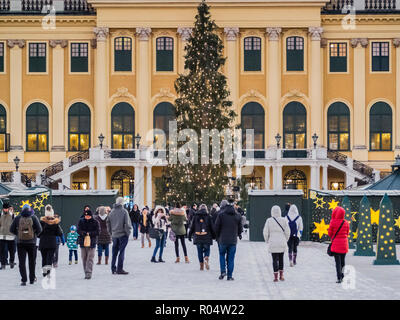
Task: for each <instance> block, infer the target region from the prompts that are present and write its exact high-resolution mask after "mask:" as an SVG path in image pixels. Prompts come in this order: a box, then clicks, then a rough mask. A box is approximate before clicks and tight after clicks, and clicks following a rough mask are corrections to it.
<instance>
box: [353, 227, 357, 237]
mask: <svg viewBox="0 0 400 320" xmlns="http://www.w3.org/2000/svg"><path fill="white" fill-rule="evenodd" d="M357 237H358V229H357V230H356V232H353V239H357Z"/></svg>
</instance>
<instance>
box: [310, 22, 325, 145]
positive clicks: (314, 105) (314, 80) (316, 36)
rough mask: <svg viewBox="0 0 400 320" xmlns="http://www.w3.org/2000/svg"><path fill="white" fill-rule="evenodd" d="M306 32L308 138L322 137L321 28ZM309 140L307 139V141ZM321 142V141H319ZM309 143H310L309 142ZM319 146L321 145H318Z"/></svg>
mask: <svg viewBox="0 0 400 320" xmlns="http://www.w3.org/2000/svg"><path fill="white" fill-rule="evenodd" d="M308 31H309V33H310V36H311V46H310V48H311V54H310V57H311V59H310V63H309V67H310V72H309V75H310V80H309V83H310V88H309V96H310V103H311V129H310V130H311V132H308V136H309V137H311V135H313V134H314V133H316V134H317V135H318V136H319V137H323V123H324V117H323V109H324V108H323V100H322V81H323V77H322V58H321V35H322V32H323V29H322V27H309V28H308ZM308 140H309V139H307V141H308ZM319 141H323V139H322V138H321V139H319ZM310 142H311V141H310ZM319 146H321V144H319Z"/></svg>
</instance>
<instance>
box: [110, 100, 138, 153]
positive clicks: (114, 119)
mask: <svg viewBox="0 0 400 320" xmlns="http://www.w3.org/2000/svg"><path fill="white" fill-rule="evenodd" d="M111 134H112V148H113V149H133V148H134V144H133V137H134V135H135V110H134V109H133V108H132V106H131V105H130V104H129V103H126V102H120V103H117V104H116V105H115V106H114V108H113V109H112V111H111Z"/></svg>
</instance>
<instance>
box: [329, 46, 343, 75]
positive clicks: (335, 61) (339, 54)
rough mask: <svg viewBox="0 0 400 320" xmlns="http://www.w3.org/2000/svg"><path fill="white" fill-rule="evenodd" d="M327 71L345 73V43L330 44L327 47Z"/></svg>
mask: <svg viewBox="0 0 400 320" xmlns="http://www.w3.org/2000/svg"><path fill="white" fill-rule="evenodd" d="M329 71H330V72H346V71H347V43H331V44H330V45H329Z"/></svg>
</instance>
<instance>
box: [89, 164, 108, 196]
mask: <svg viewBox="0 0 400 320" xmlns="http://www.w3.org/2000/svg"><path fill="white" fill-rule="evenodd" d="M89 179H90V176H89ZM93 185H94V182H93ZM97 189H98V190H106V189H107V175H106V167H105V165H102V164H101V165H99V166H97Z"/></svg>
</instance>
